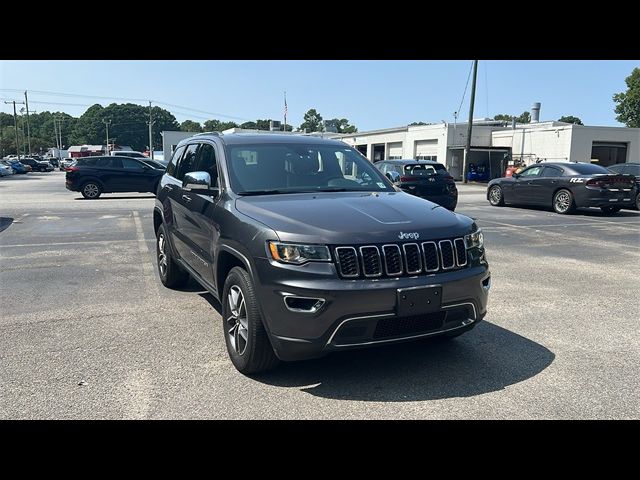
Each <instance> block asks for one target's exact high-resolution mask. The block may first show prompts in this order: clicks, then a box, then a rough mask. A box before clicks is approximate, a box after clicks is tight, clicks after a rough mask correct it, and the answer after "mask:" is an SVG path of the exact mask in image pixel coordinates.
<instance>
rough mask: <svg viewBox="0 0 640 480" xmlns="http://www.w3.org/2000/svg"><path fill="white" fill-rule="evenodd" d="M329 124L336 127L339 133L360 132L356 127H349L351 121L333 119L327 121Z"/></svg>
mask: <svg viewBox="0 0 640 480" xmlns="http://www.w3.org/2000/svg"><path fill="white" fill-rule="evenodd" d="M327 123H330V124H331V125H333V126H335V127H336V130H337V131H338V133H356V132H357V131H358V129H357V128H356V126H355V125H349V120H347V119H346V118H332V119H331V120H327Z"/></svg>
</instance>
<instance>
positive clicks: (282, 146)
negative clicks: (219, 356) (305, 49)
mask: <svg viewBox="0 0 640 480" xmlns="http://www.w3.org/2000/svg"><path fill="white" fill-rule="evenodd" d="M153 221H154V229H155V232H156V239H157V241H156V247H157V248H156V252H157V264H158V270H159V274H160V280H161V282H162V283H163V285H165V286H166V287H179V286H181V285H184V284H185V283H186V282H187V281H188V279H189V277H190V276H192V277H193V278H194V279H195V280H196V281H198V282H199V283H200V284H201V285H202V286H203V287H204V288H206V289H207V290H208V291H209V292H210V293H211V294H212V295H213V296H214V297H215V298H217V299H218V300H220V304H221V308H222V332H223V335H224V338H225V342H226V346H227V351H228V353H229V357H230V358H231V361H232V363H233V364H234V366H235V367H236V368H237V369H238V370H239V371H240V372H242V373H245V374H250V373H256V372H260V371H264V370H267V369H270V368H273V367H275V366H276V364H277V363H278V361H279V360H302V359H306V358H314V357H319V356H322V355H325V354H327V353H329V352H332V351H338V350H346V349H350V348H359V347H368V346H374V345H383V344H388V343H394V342H402V341H407V340H414V339H418V338H425V337H430V336H440V337H441V338H452V337H453V336H457V335H460V334H462V333H464V332H466V331H468V330H470V329H472V328H473V327H474V326H475V325H476V324H477V323H478V322H480V321H481V320H482V318H483V317H484V316H485V313H486V307H487V297H488V293H489V288H490V284H491V279H490V272H489V267H488V264H487V260H486V257H485V250H484V241H483V235H482V232H481V230H480V229H479V228H478V226H477V225H476V223H475V222H474V221H473V220H472V219H471V218H469V217H466V216H464V215H459V214H456V213H453V212H450V211H448V210H446V209H444V208H434V205H433V203H431V202H428V201H426V200H424V199H421V198H418V197H416V196H414V195H409V194H407V193H404V192H402V191H397V189H395V188H394V186H393V184H392V183H391V182H390V181H389V180H388V179H387V178H386V177H385V176H384V175H383V174H382V173H381V172H380V171H379V170H377V169H376V168H375V167H374V166H373V165H372V164H371V163H370V162H369V161H368V160H367V159H366V158H364V157H363V156H362V155H361V154H360V153H358V152H357V151H356V150H355V149H353V148H352V147H349V146H347V145H345V144H344V143H342V142H340V141H337V140H330V139H326V138H324V139H323V138H311V137H307V136H292V135H279V134H262V135H260V134H230V135H222V134H211V133H209V134H199V135H196V136H193V137H191V138H188V139H185V140H182V141H181V142H180V143H179V144H178V145H177V148H176V150H175V152H174V154H173V158H172V159H171V161H170V163H169V166H168V167H167V171H166V173H165V174H164V175H163V177H162V180H161V182H160V188H159V190H158V195H157V197H156V202H155V208H154V213H153Z"/></svg>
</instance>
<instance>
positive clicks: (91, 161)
mask: <svg viewBox="0 0 640 480" xmlns="http://www.w3.org/2000/svg"><path fill="white" fill-rule="evenodd" d="M97 161H98V159H97V158H79V159H77V160H76V165H79V166H82V167H87V166H88V167H93V166H95V164H96V162H97Z"/></svg>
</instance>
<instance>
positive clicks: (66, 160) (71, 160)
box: [60, 158, 76, 170]
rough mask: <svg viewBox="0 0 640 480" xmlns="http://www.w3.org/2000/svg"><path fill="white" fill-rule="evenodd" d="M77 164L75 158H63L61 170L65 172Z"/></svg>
mask: <svg viewBox="0 0 640 480" xmlns="http://www.w3.org/2000/svg"><path fill="white" fill-rule="evenodd" d="M75 163H76V159H75V158H63V159H62V160H60V170H65V169H66V168H67V167H70V166H72V165H74V164H75Z"/></svg>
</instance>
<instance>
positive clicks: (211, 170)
mask: <svg viewBox="0 0 640 480" xmlns="http://www.w3.org/2000/svg"><path fill="white" fill-rule="evenodd" d="M196 165H197V166H196V168H195V170H196V171H198V172H207V173H208V174H209V175H211V185H212V186H218V185H219V183H218V162H217V161H216V151H215V149H214V148H213V145H211V144H210V143H201V144H200V147H199V148H198V155H197V163H196Z"/></svg>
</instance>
